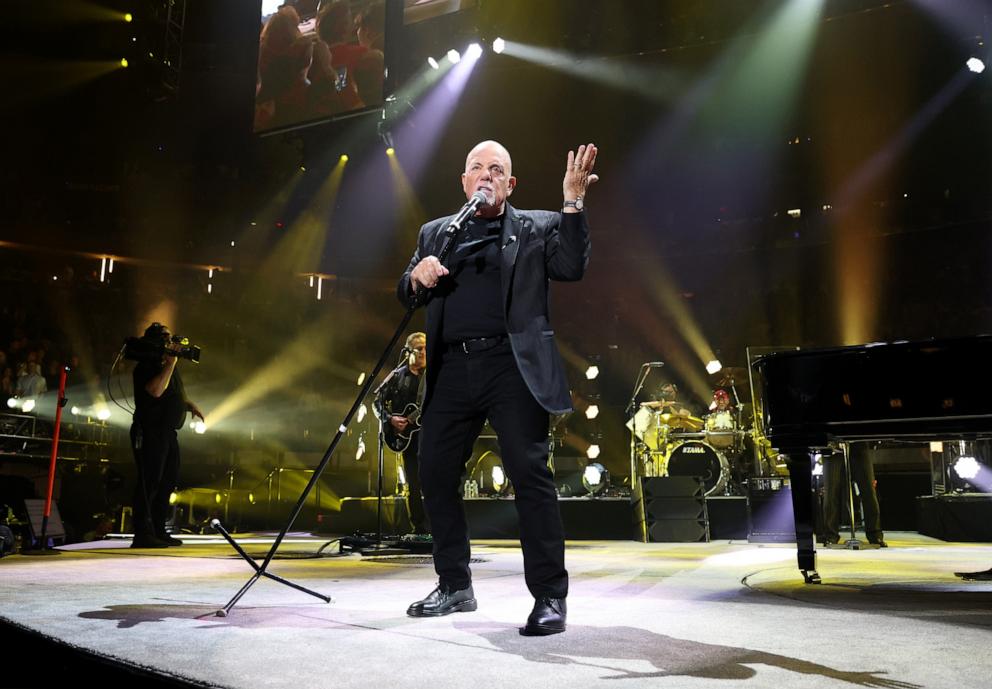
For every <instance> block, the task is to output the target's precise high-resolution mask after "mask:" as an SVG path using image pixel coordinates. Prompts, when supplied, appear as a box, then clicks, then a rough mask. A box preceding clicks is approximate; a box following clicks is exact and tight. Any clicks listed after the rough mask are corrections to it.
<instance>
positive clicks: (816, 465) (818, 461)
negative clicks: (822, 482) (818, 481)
mask: <svg viewBox="0 0 992 689" xmlns="http://www.w3.org/2000/svg"><path fill="white" fill-rule="evenodd" d="M813 476H823V455H813Z"/></svg>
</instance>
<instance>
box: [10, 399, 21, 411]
mask: <svg viewBox="0 0 992 689" xmlns="http://www.w3.org/2000/svg"><path fill="white" fill-rule="evenodd" d="M7 406H8V407H10V408H11V409H17V408H18V407H19V406H21V401H20V400H19V399H17V398H16V397H10V398H8V399H7Z"/></svg>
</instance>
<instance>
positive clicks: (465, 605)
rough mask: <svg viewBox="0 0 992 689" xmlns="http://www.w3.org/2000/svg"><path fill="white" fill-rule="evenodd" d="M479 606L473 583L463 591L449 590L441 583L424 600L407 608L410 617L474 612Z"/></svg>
mask: <svg viewBox="0 0 992 689" xmlns="http://www.w3.org/2000/svg"><path fill="white" fill-rule="evenodd" d="M478 607H479V604H478V603H476V602H475V591H473V590H472V585H471V584H469V586H468V588H464V589H462V590H461V591H449V590H447V589H446V588H445V587H444V586H442V585H441V584H438V586H437V588H436V589H434V590H433V591H431V592H430V595H428V596H427V598H424V599H423V600H418V601H417V602H416V603H413V604H412V605H411V606H410V607H409V608H407V609H406V614H407V615H409V616H410V617H441V616H442V615H450V614H451V613H453V612H472V611H473V610H475V609H476V608H478Z"/></svg>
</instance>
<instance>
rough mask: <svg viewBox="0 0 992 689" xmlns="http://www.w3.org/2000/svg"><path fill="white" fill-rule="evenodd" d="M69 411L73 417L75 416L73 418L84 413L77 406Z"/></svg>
mask: <svg viewBox="0 0 992 689" xmlns="http://www.w3.org/2000/svg"><path fill="white" fill-rule="evenodd" d="M69 411H70V412H71V413H72V415H73V416H79V412H81V411H82V409H80V408H79V407H77V406H75V405H73V406H72V407H71V408H70V409H69Z"/></svg>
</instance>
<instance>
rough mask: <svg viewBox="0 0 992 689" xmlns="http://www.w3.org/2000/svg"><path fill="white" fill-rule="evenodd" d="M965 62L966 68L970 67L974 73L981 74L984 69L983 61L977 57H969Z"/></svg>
mask: <svg viewBox="0 0 992 689" xmlns="http://www.w3.org/2000/svg"><path fill="white" fill-rule="evenodd" d="M965 64H966V65H968V69H970V70H971V71H972V72H974V73H975V74H981V73H982V72H984V71H985V63H984V62H982V61H981V60H979V59H978V58H977V57H972V58H969V59H968V61H967V62H966V63H965Z"/></svg>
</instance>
